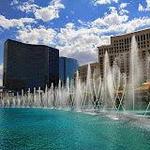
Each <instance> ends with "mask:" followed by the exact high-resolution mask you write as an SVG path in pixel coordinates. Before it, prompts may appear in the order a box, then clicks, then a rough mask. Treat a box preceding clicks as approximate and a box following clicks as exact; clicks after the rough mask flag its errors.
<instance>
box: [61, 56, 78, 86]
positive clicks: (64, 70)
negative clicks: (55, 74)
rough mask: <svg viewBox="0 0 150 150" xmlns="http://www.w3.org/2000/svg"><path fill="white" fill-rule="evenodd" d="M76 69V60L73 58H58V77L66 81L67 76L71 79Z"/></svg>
mask: <svg viewBox="0 0 150 150" xmlns="http://www.w3.org/2000/svg"><path fill="white" fill-rule="evenodd" d="M77 69H78V61H77V60H76V59H73V58H67V57H60V58H59V79H60V80H61V81H63V82H64V83H65V82H66V80H67V78H69V79H73V78H74V74H75V72H76V71H77Z"/></svg>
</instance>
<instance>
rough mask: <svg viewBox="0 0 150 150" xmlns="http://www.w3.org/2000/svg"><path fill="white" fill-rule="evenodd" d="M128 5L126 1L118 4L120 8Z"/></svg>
mask: <svg viewBox="0 0 150 150" xmlns="http://www.w3.org/2000/svg"><path fill="white" fill-rule="evenodd" d="M127 6H128V3H121V4H120V9H124V8H126V7H127Z"/></svg>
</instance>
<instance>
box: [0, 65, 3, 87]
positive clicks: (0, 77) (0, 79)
mask: <svg viewBox="0 0 150 150" xmlns="http://www.w3.org/2000/svg"><path fill="white" fill-rule="evenodd" d="M2 85H3V64H0V86H2Z"/></svg>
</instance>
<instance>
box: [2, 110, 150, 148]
mask: <svg viewBox="0 0 150 150" xmlns="http://www.w3.org/2000/svg"><path fill="white" fill-rule="evenodd" d="M0 150H150V129H149V128H148V127H147V128H146V127H143V128H141V127H138V125H133V124H132V123H131V122H130V121H127V120H126V121H125V120H124V121H119V120H112V119H110V118H107V117H101V116H92V115H87V114H82V113H75V112H65V111H56V110H48V109H0Z"/></svg>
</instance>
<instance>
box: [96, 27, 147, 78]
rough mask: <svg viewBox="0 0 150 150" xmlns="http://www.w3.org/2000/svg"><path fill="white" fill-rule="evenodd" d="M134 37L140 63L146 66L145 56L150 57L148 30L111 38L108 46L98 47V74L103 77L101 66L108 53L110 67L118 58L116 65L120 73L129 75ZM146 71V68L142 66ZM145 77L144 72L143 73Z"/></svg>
mask: <svg viewBox="0 0 150 150" xmlns="http://www.w3.org/2000/svg"><path fill="white" fill-rule="evenodd" d="M133 35H135V38H136V41H137V44H138V48H139V56H140V58H141V59H140V60H141V62H142V63H143V64H144V65H146V59H147V56H148V55H150V29H145V30H141V31H137V32H133V33H129V34H125V35H119V36H114V37H111V42H110V45H103V46H100V47H98V60H99V64H100V72H101V76H102V77H103V66H104V56H105V52H106V51H107V52H108V55H109V59H110V65H111V66H112V65H113V62H114V60H115V58H119V61H118V65H119V66H120V69H121V72H122V73H123V72H124V73H126V74H127V76H128V75H129V64H130V50H131V39H132V36H133ZM144 70H145V71H146V66H144ZM144 74H145V75H146V72H145V73H144Z"/></svg>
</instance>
